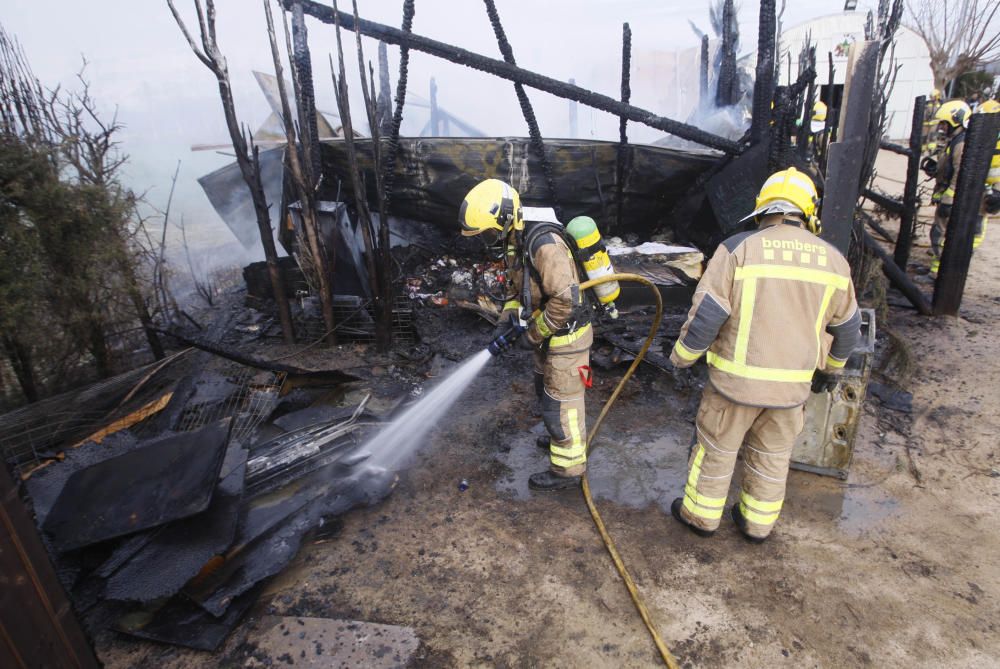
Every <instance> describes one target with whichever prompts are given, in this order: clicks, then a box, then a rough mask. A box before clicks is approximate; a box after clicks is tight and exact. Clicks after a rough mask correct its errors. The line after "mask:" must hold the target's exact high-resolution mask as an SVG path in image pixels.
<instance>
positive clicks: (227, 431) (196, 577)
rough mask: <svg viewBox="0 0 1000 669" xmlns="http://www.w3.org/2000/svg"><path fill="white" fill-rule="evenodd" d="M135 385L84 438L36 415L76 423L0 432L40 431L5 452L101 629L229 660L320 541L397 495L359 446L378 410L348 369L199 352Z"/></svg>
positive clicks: (114, 387) (77, 598) (22, 419)
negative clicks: (248, 626)
mask: <svg viewBox="0 0 1000 669" xmlns="http://www.w3.org/2000/svg"><path fill="white" fill-rule="evenodd" d="M246 362H250V363H253V360H252V359H249V360H247V361H246ZM254 364H256V363H254ZM272 366H275V365H272ZM277 366H279V367H280V365H277ZM127 377H128V378H127V379H124V380H122V379H119V380H118V382H117V383H112V382H108V383H105V384H104V390H105V392H104V394H103V399H104V401H105V402H106V403H107V404H109V405H111V406H112V407H117V408H116V409H114V410H112V411H110V412H108V413H105V414H104V419H103V420H98V421H95V420H92V419H90V420H85V419H83V418H80V419H79V420H78V421H77V422H76V423H75V430H69V429H67V428H66V426H62V425H59V424H56V423H57V422H58V421H56V422H51V421H50V424H49V425H48V426H47V427H45V426H44V425H43V422H42V421H38V420H37V416H31V415H29V413H30V412H31V411H33V412H34V413H38V412H39V409H40V410H41V412H42V413H43V414H44V413H45V412H46V410H47V409H48V411H49V412H50V413H49V415H50V416H53V415H58V416H59V418H60V420H61V421H63V422H65V423H67V425H69V424H70V423H71V421H69V420H68V418H67V417H68V416H69V414H70V413H71V411H69V410H67V411H64V412H62V413H61V414H53V413H51V409H52V406H49V407H41V408H38V407H29V408H28V409H27V410H24V411H22V412H18V416H15V417H14V418H12V417H11V415H8V416H5V417H4V419H3V421H0V422H3V423H5V424H6V423H10V424H8V425H7V427H9V428H10V427H13V426H14V424H13V423H11V421H12V420H14V419H15V418H16V419H17V420H18V423H17V424H18V425H22V426H26V430H25V432H23V433H22V434H21V435H20V441H21V442H22V443H21V448H20V450H19V451H18V450H16V449H14V448H13V444H14V441H13V439H12V438H9V439H8V440H7V441H6V442H5V443H3V444H2V445H3V446H4V449H5V453H6V454H8V455H9V456H11V457H12V458H14V459H19V463H18V464H19V470H20V474H21V477H22V479H24V483H25V487H26V488H27V492H28V495H29V497H30V499H31V501H32V504H33V506H34V511H35V515H36V521H37V524H38V526H39V528H40V529H41V530H42V534H43V537H44V539H45V542H46V544H47V547H48V549H49V552H50V554H51V556H52V558H53V561H54V562H55V564H56V567H57V572H58V574H59V577H60V580H61V581H62V583H63V586H64V587H65V589H66V591H67V592H68V593H69V594H70V597H71V599H72V600H73V603H74V605H75V608H76V609H77V612H78V613H80V614H82V616H83V617H84V620H85V621H86V623H87V624H88V625H89V626H90V627H91V629H92V631H97V630H98V629H102V628H108V627H111V628H113V629H116V630H119V631H121V632H124V633H126V634H129V635H132V636H136V637H142V638H146V639H152V640H156V641H161V642H166V643H171V644H178V645H182V646H187V647H191V648H196V649H201V650H214V649H216V648H217V647H218V646H219V645H220V644H221V643H222V641H223V640H224V639H225V638H226V636H227V635H228V633H229V632H230V631H231V630H232V629H233V628H234V627H235V626H236V625H237V623H238V622H239V620H240V619H241V617H242V616H243V615H244V614H245V613H246V612H247V611H248V610H249V608H250V607H251V606H252V604H253V603H254V602H255V600H256V597H257V595H258V594H259V592H260V591H261V588H262V585H263V583H264V582H265V581H266V580H267V579H268V578H269V577H271V576H274V575H275V574H277V573H279V572H280V571H281V570H282V569H283V568H285V566H287V565H288V563H289V562H290V561H291V560H292V559H293V558H294V557H295V555H296V553H297V551H298V549H299V547H300V545H301V544H302V542H303V540H304V538H305V537H306V536H307V534H308V533H310V532H311V531H314V530H316V529H317V528H319V527H321V526H325V527H330V523H331V521H334V519H335V518H336V517H337V516H339V515H341V514H343V513H345V512H346V511H348V510H350V509H352V508H354V507H357V506H362V505H367V504H371V503H374V502H376V501H379V500H381V499H382V498H384V497H385V496H386V495H387V494H389V492H390V491H391V490H392V487H393V486H394V484H395V477H394V475H393V474H392V473H390V472H386V471H384V470H382V469H378V468H376V467H374V466H372V465H371V464H370V463H368V462H367V457H368V456H367V454H365V453H361V452H360V451H359V449H360V446H361V444H362V443H363V442H364V436H365V434H366V433H367V431H368V429H369V428H370V427H372V426H374V425H375V424H377V423H378V420H379V419H378V417H377V416H376V415H375V414H374V413H372V411H373V410H372V409H369V408H368V407H369V405H370V404H378V402H370V401H369V400H370V398H371V395H370V394H368V393H367V392H366V391H365V390H364V389H362V388H359V387H358V385H359V384H358V383H356V381H357V378H356V377H353V376H351V375H349V374H346V373H344V372H322V371H311V372H310V371H305V370H299V369H297V368H294V367H283V368H282V369H280V370H279V371H275V370H273V369H261V368H255V367H253V366H250V365H248V364H240V363H236V362H233V361H231V360H226V359H224V358H221V357H219V356H213V355H211V354H209V353H207V352H196V351H194V350H192V349H187V350H186V352H184V353H182V354H179V355H176V356H174V357H173V358H171V360H170V362H169V363H168V364H160V365H157V366H156V367H152V368H146V369H144V370H140V373H139V374H136V373H131V374H129V375H127ZM352 380H353V381H355V383H351V381H352ZM112 381H115V380H112ZM55 399H56V400H58V401H59V402H61V403H62V404H63V405H64V406H65V407H66V408H67V409H72V407H73V406H74V401H73V398H71V397H63V398H55ZM53 406H55V405H53ZM31 419H36V420H35V422H34V423H32V422H31ZM88 430H89V432H88ZM6 433H7V434H11V432H9V431H8V432H6ZM82 433H85V434H83V436H80V435H81V434H82ZM26 440H30V444H25V443H23V442H25V441H26ZM333 525H334V526H336V523H333Z"/></svg>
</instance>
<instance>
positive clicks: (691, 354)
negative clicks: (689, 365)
mask: <svg viewBox="0 0 1000 669" xmlns="http://www.w3.org/2000/svg"><path fill="white" fill-rule="evenodd" d="M674 353H676V354H677V357H679V358H680V359H681V360H687V361H688V362H694V361H695V360H697V359H698V358H700V357H701V353H698V352H695V351H692V350H691V349H689V348H688V347H687V346H685V345H684V344H682V343H681V340H680V339H678V340H677V343H676V344H674Z"/></svg>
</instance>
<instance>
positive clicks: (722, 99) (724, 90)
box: [715, 0, 774, 111]
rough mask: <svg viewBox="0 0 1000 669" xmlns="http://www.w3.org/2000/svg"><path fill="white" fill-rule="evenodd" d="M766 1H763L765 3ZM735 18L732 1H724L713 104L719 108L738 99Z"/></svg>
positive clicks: (732, 103) (772, 1)
mask: <svg viewBox="0 0 1000 669" xmlns="http://www.w3.org/2000/svg"><path fill="white" fill-rule="evenodd" d="M767 1H768V0H764V2H765V3H766V2H767ZM771 5H772V6H773V5H774V0H771ZM761 11H763V9H761ZM735 17H736V10H735V9H734V8H733V0H726V2H725V4H724V5H723V7H722V46H721V47H720V50H721V52H722V61H721V62H720V63H719V82H718V88H716V90H715V104H716V105H717V106H719V107H728V106H730V105H734V104H736V101H737V100H738V99H739V90H740V87H739V77H738V76H737V73H736V31H735V29H734V28H735ZM759 59H760V56H758V61H757V62H758V68H759V67H760V60H759ZM772 67H773V60H772ZM758 71H759V70H758ZM755 111H756V110H755Z"/></svg>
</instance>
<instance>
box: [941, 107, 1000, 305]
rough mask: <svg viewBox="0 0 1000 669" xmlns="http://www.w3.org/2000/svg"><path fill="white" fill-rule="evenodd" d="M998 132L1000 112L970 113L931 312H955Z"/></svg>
mask: <svg viewBox="0 0 1000 669" xmlns="http://www.w3.org/2000/svg"><path fill="white" fill-rule="evenodd" d="M998 134H1000V114H973V115H972V118H971V119H970V120H969V129H968V130H966V136H965V150H964V151H963V152H962V164H961V165H960V166H959V168H958V185H957V187H956V188H955V203H954V205H953V206H952V208H951V216H950V217H949V218H948V230H947V232H946V233H945V240H944V249H943V250H942V251H941V268H940V269H939V270H938V277H937V281H936V282H935V284H934V314H935V315H945V316H957V315H958V309H959V307H960V306H961V304H962V293H963V292H965V279H966V277H967V275H968V273H969V262H970V261H971V260H972V242H973V238H974V236H975V230H976V221H977V220H978V219H979V217H980V216H981V215H982V214H980V206H981V204H982V201H983V190H984V188H985V187H984V184H985V183H986V175H987V173H988V172H989V169H990V160H991V159H992V157H993V151H994V149H995V148H996V142H997V135H998Z"/></svg>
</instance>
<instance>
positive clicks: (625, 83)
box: [615, 23, 632, 221]
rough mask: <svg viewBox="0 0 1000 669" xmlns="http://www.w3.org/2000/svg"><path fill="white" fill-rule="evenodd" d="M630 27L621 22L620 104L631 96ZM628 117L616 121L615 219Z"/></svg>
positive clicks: (622, 180) (620, 202) (621, 185)
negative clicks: (617, 137)
mask: <svg viewBox="0 0 1000 669" xmlns="http://www.w3.org/2000/svg"><path fill="white" fill-rule="evenodd" d="M631 69H632V28H630V27H629V25H628V23H623V24H622V104H626V105H627V104H628V102H629V99H631V97H632V85H631V81H630V79H631ZM627 124H628V119H627V118H625V117H624V116H623V117H621V118H620V119H619V121H618V135H619V139H618V161H617V165H616V166H615V189H616V191H617V192H616V194H615V201H616V202H617V204H618V212H617V217H616V219H615V220H616V221H621V220H622V204H623V202H622V191H623V190H624V188H625V159H626V155H627V152H628V135H627V134H626V132H625V127H626V125H627Z"/></svg>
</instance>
